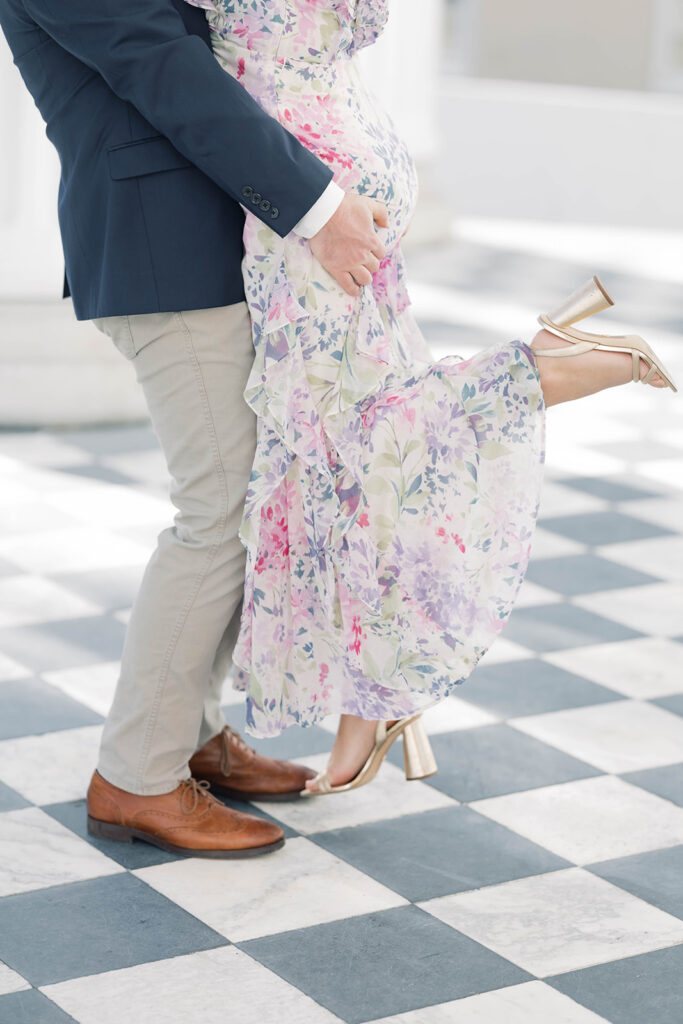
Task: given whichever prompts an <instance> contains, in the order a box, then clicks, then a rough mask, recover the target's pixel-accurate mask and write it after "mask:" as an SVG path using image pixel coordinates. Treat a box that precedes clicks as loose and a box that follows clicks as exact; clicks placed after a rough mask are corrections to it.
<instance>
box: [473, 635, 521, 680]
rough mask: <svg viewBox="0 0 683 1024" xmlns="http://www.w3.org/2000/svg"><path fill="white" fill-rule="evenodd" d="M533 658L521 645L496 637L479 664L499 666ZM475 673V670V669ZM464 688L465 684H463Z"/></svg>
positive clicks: (502, 637) (503, 637)
mask: <svg viewBox="0 0 683 1024" xmlns="http://www.w3.org/2000/svg"><path fill="white" fill-rule="evenodd" d="M530 657H533V652H532V651H530V650H529V648H528V647H523V646H522V644H516V643H514V641H512V640H506V639H505V636H498V637H496V639H495V640H494V641H493V643H492V644H491V646H490V647H489V649H488V651H487V652H486V654H485V655H484V656H483V657H482V659H481V661H480V662H479V664H480V665H500V663H501V662H503V661H522V660H523V659H524V658H530ZM475 671H476V669H475ZM464 685H465V686H466V685H467V683H465V684H464Z"/></svg>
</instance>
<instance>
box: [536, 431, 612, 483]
mask: <svg viewBox="0 0 683 1024" xmlns="http://www.w3.org/2000/svg"><path fill="white" fill-rule="evenodd" d="M579 418H580V417H577V419H579ZM546 465H548V466H549V467H550V468H552V469H561V470H563V471H564V472H565V473H572V474H575V475H576V476H612V475H614V474H616V473H623V472H624V471H625V470H626V469H627V468H628V462H627V461H626V459H625V458H624V459H620V458H618V457H617V456H614V455H605V454H604V453H603V452H598V451H596V450H595V449H593V448H590V447H582V446H581V445H578V444H575V443H574V441H573V439H572V438H566V439H563V438H561V437H560V435H559V433H558V432H557V430H555V431H553V433H552V434H551V435H550V437H549V438H548V442H547V447H546Z"/></svg>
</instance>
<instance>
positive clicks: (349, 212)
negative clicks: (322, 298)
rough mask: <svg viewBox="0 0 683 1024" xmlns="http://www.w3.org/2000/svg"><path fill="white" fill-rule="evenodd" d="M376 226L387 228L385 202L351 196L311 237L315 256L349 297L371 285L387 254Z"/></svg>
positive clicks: (345, 197) (344, 200)
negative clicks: (364, 286)
mask: <svg viewBox="0 0 683 1024" xmlns="http://www.w3.org/2000/svg"><path fill="white" fill-rule="evenodd" d="M375 224H377V225H378V226H379V227H381V228H386V227H388V221H387V210H386V207H385V205H384V203H380V202H379V200H377V199H370V198H369V197H368V196H358V195H354V194H352V193H350V194H347V195H346V196H344V198H343V200H342V202H341V205H340V206H339V207H338V209H337V211H336V212H335V213H334V214H333V215H332V216H331V217H330V219H329V220H328V222H327V224H326V225H325V226H324V228H322V229H321V230H320V231H319V232H318V234H317V235H314V236H313V238H311V242H310V244H311V249H312V251H313V255H314V256H315V257H316V258H317V259H318V260H320V262H321V263H322V265H323V267H324V268H325V270H326V271H327V272H328V274H331V275H332V277H333V278H334V279H335V281H336V282H337V284H339V285H341V287H342V288H343V289H344V291H345V292H348V294H349V295H354V296H355V295H360V290H361V287H362V286H363V285H365V284H371V283H372V275H373V274H374V273H375V272H376V271H377V270H379V261H380V260H381V259H383V258H384V256H385V255H386V249H385V248H384V246H383V245H382V243H381V241H380V240H379V237H378V236H377V233H376V232H375Z"/></svg>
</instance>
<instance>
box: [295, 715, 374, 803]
mask: <svg viewBox="0 0 683 1024" xmlns="http://www.w3.org/2000/svg"><path fill="white" fill-rule="evenodd" d="M376 728H377V722H368V721H366V719H364V718H358V716H357V715H342V716H341V718H340V720H339V729H338V731H337V735H336V737H335V741H334V746H333V747H332V753H331V754H330V760H329V763H328V766H327V774H328V775H329V777H330V782H331V783H332V785H333V786H343V785H344V783H346V782H350V781H351V779H352V778H354V776H356V775H357V774H358V772H359V771H360V769H361V768H362V767H363V765H364V764H365V762H366V761H367V759H368V757H369V756H370V751H371V750H372V748H373V747H374V745H375V731H376ZM306 787H307V789H313V790H314V789H315V788H316V787H315V785H312V784H311V782H307V783H306Z"/></svg>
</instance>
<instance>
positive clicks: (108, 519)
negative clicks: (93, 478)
mask: <svg viewBox="0 0 683 1024" xmlns="http://www.w3.org/2000/svg"><path fill="white" fill-rule="evenodd" d="M50 505H53V506H55V507H56V508H59V509H61V510H62V511H63V512H66V513H68V514H69V515H71V516H73V517H74V518H76V519H78V520H79V521H80V522H84V523H87V524H92V523H96V524H97V525H98V526H105V527H114V528H116V529H120V528H121V527H124V526H141V525H144V524H148V523H152V524H155V523H156V524H158V528H159V529H160V530H161V529H162V528H163V527H164V526H167V525H168V524H169V523H170V522H172V520H173V516H174V515H175V514H176V511H177V510H176V509H175V508H174V507H173V505H172V504H171V502H170V500H162V499H161V498H156V497H154V496H153V495H150V494H145V493H144V492H142V491H138V490H135V489H134V488H132V487H123V486H121V485H119V484H107V486H106V488H102V487H93V486H92V485H91V484H87V485H83V486H82V487H80V488H79V489H75V488H69V489H68V490H65V491H53V492H52V493H51V494H50Z"/></svg>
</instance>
